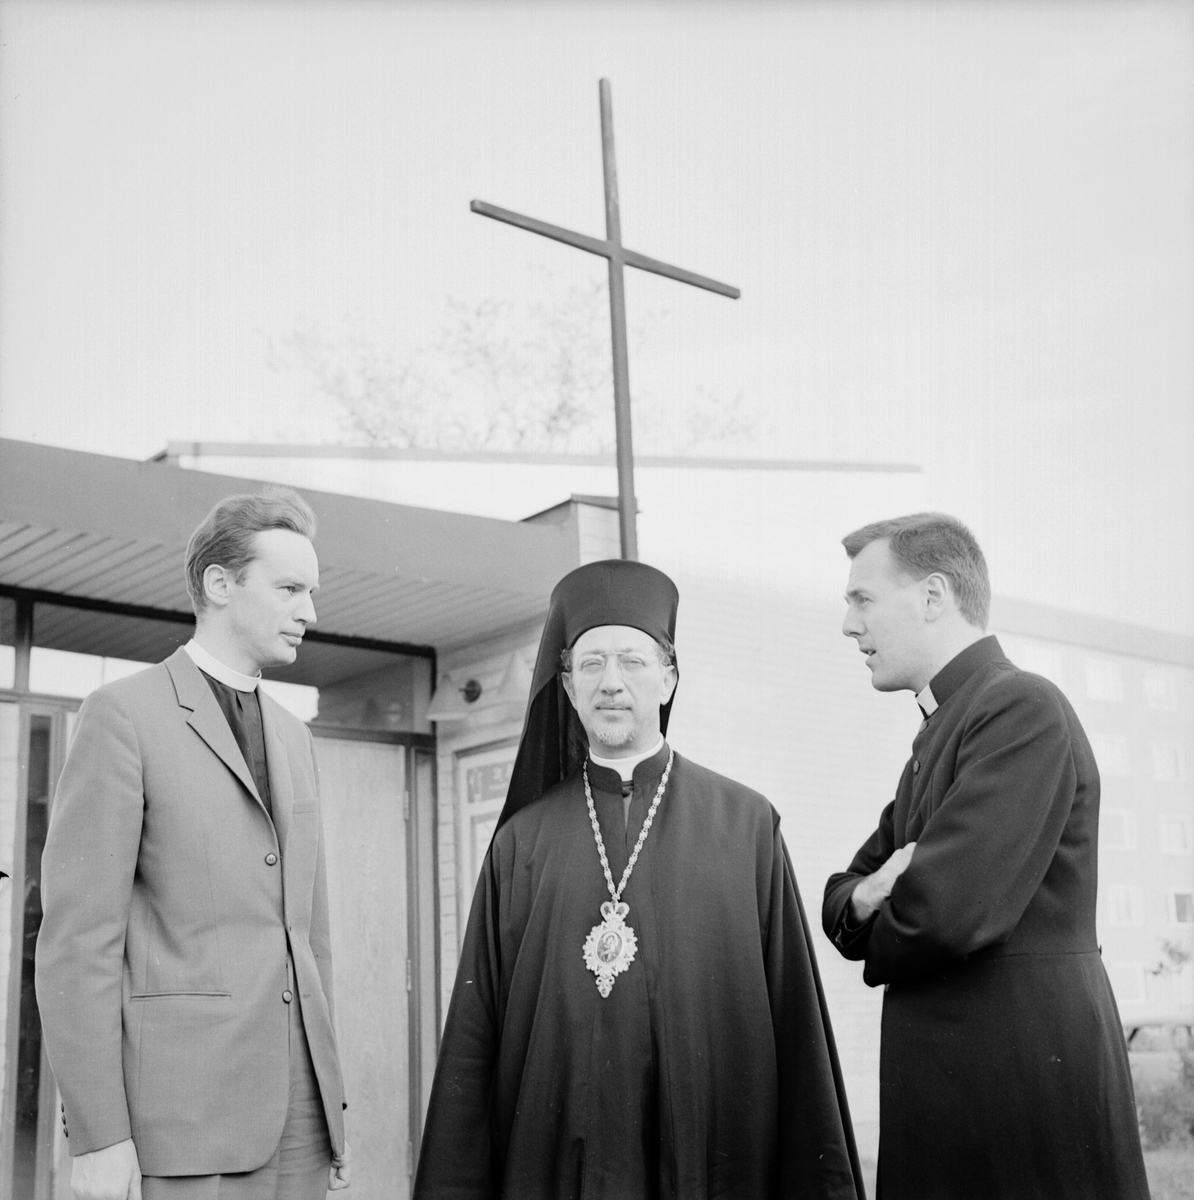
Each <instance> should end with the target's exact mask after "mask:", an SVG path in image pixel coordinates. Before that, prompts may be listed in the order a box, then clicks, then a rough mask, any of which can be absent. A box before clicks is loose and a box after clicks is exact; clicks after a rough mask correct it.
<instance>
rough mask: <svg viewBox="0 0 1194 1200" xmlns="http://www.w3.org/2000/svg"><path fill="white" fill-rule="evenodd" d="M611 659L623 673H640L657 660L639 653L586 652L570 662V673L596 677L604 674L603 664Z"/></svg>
mask: <svg viewBox="0 0 1194 1200" xmlns="http://www.w3.org/2000/svg"><path fill="white" fill-rule="evenodd" d="M611 658H612V659H613V660H614V661H615V662H616V663H617V664H618V670H619V671H620V672H621V673H622V674H623V675H628V676H631V677H633V676H635V675H641V674H642V673H643V672H644V671H645V670H647V668H648V667H650V666H652V665H654V664H656V663H658V662H659V660H658V659H657V658H656V659H651V658H645V657H644V656H643V655H641V654H586V655H585V656H584V657H583V658H578V659H577V660H576V662H574V663H573V664H572V673H573V674H576V675H583V676H584V677H585V678H586V679H598V678H600V677H601V676H602V675H604V674H605V664H606V663H607V662H608V661H609V660H610V659H611Z"/></svg>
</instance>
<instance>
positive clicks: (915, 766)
mask: <svg viewBox="0 0 1194 1200" xmlns="http://www.w3.org/2000/svg"><path fill="white" fill-rule="evenodd" d="M919 770H920V759H919V758H914V759H913V760H912V774H913V775H915V774H916V772H917V771H919Z"/></svg>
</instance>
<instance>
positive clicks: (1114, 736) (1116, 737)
mask: <svg viewBox="0 0 1194 1200" xmlns="http://www.w3.org/2000/svg"><path fill="white" fill-rule="evenodd" d="M1090 748H1091V749H1092V750H1093V751H1094V756H1095V762H1096V763H1098V765H1099V773H1100V774H1101V775H1127V774H1128V772H1129V757H1128V739H1127V738H1126V737H1124V736H1123V734H1121V733H1092V734H1091V735H1090Z"/></svg>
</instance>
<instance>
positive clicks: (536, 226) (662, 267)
mask: <svg viewBox="0 0 1194 1200" xmlns="http://www.w3.org/2000/svg"><path fill="white" fill-rule="evenodd" d="M469 208H470V209H472V211H473V212H475V213H478V214H479V215H480V216H482V217H492V218H493V219H494V220H495V221H504V222H505V223H506V224H507V225H516V226H517V227H518V228H519V229H525V230H527V231H528V232H530V233H538V234H541V235H542V236H543V237H548V238H551V239H552V240H553V241H557V242H563V243H564V244H565V245H566V246H574V247H575V248H576V249H577V250H584V251H587V252H588V253H589V254H596V255H598V256H600V257H601V258H608V259H611V260H613V261H615V262H620V263H624V264H625V265H626V266H628V267H637V268H638V269H639V270H640V271H650V272H651V273H652V274H653V275H664V276H666V277H667V278H668V279H676V280H679V282H680V283H690V284H692V286H693V287H699V288H704V289H705V290H706V291H707V292H716V293H717V294H718V295H719V296H729V298H730V299H731V300H737V299H738V298H739V297H740V296H741V295H742V293H741V292H740V291H739V290H738V289H737V288H736V287H732V286H731V285H730V284H728V283H719V282H718V281H717V280H716V279H710V278H708V276H705V275H697V274H696V273H695V272H694V271H686V270H684V268H683V267H673V266H672V265H671V264H670V263H665V262H660V261H659V259H657V258H648V257H647V255H645V254H639V253H638V251H637V250H628V249H627V248H626V247H625V246H620V245H618V244H617V243H616V242H611V241H609V240H607V239H605V238H595V237H589V236H588V235H587V234H584V233H574V232H573V231H572V230H571V229H564V228H562V227H561V226H559V225H549V224H548V223H547V222H546V221H540V220H538V219H537V218H535V217H524V216H523V215H522V214H521V213H516V212H511V211H510V210H509V209H508V208H498V206H497V205H496V204H487V203H486V202H485V201H484V200H474V201H472V203H471V204H470V205H469Z"/></svg>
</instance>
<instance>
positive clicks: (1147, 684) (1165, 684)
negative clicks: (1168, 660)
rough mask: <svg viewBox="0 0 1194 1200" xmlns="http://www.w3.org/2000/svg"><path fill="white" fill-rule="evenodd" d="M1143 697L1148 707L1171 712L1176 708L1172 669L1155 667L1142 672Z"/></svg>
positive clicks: (1175, 690)
mask: <svg viewBox="0 0 1194 1200" xmlns="http://www.w3.org/2000/svg"><path fill="white" fill-rule="evenodd" d="M1144 699H1145V700H1146V701H1147V702H1148V706H1149V708H1159V709H1163V710H1164V711H1166V712H1172V711H1173V710H1174V709H1175V708H1177V680H1176V679H1175V678H1174V675H1173V672H1172V671H1167V670H1165V668H1164V667H1155V668H1153V669H1152V670H1149V671H1145V673H1144Z"/></svg>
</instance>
